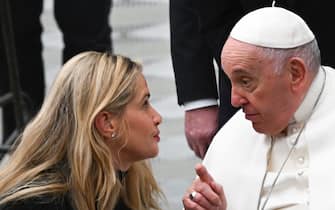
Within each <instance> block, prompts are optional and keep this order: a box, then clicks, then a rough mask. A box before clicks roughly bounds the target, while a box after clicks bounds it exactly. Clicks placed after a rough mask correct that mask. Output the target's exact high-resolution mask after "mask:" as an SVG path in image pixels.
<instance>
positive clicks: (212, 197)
mask: <svg viewBox="0 0 335 210" xmlns="http://www.w3.org/2000/svg"><path fill="white" fill-rule="evenodd" d="M195 171H196V173H197V175H198V178H197V179H195V180H194V181H193V183H192V186H191V187H190V188H189V189H188V190H187V192H186V193H185V195H184V196H183V204H184V209H185V210H226V208H227V201H226V197H225V195H224V192H223V188H222V186H221V185H219V184H218V183H216V182H215V181H214V179H213V178H212V176H211V175H210V174H209V173H208V171H207V169H206V168H205V166H203V165H202V164H198V165H197V166H196V168H195Z"/></svg>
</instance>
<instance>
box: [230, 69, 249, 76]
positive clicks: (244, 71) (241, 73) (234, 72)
mask: <svg viewBox="0 0 335 210" xmlns="http://www.w3.org/2000/svg"><path fill="white" fill-rule="evenodd" d="M232 74H234V75H249V74H250V72H249V71H247V70H245V69H236V70H234V71H233V72H232Z"/></svg>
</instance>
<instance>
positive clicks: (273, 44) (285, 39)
mask: <svg viewBox="0 0 335 210" xmlns="http://www.w3.org/2000/svg"><path fill="white" fill-rule="evenodd" d="M230 36H231V37H232V38H234V39H237V40H239V41H242V42H246V43H249V44H252V45H257V46H261V47H270V48H282V49H286V48H293V47H298V46H301V45H304V44H306V43H308V42H310V41H312V40H313V39H314V34H313V32H312V31H311V30H310V29H309V27H308V26H307V24H306V23H305V21H304V20H303V19H302V18H301V17H299V16H298V15H296V14H294V13H293V12H291V11H289V10H286V9H284V8H281V7H265V8H261V9H257V10H255V11H252V12H250V13H248V14H246V15H245V16H244V17H242V18H241V19H240V20H239V21H238V22H237V23H236V25H235V26H234V28H233V29H232V31H231V33H230Z"/></svg>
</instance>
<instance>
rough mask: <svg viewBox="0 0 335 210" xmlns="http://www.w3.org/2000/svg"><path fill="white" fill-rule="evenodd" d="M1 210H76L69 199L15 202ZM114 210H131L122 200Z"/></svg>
mask: <svg viewBox="0 0 335 210" xmlns="http://www.w3.org/2000/svg"><path fill="white" fill-rule="evenodd" d="M0 210H75V209H74V208H73V207H72V205H71V202H70V201H69V199H68V198H64V197H62V198H57V199H50V198H35V197H34V198H28V199H26V200H22V201H13V202H9V203H6V204H4V205H1V206H0ZM114 210H131V209H130V208H129V207H127V206H126V205H125V204H124V202H123V201H122V200H120V201H119V202H118V203H117V205H116V206H115V208H114Z"/></svg>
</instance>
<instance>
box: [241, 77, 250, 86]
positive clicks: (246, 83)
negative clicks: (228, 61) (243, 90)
mask: <svg viewBox="0 0 335 210" xmlns="http://www.w3.org/2000/svg"><path fill="white" fill-rule="evenodd" d="M241 84H242V85H243V86H249V85H250V79H248V78H242V79H241Z"/></svg>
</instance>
